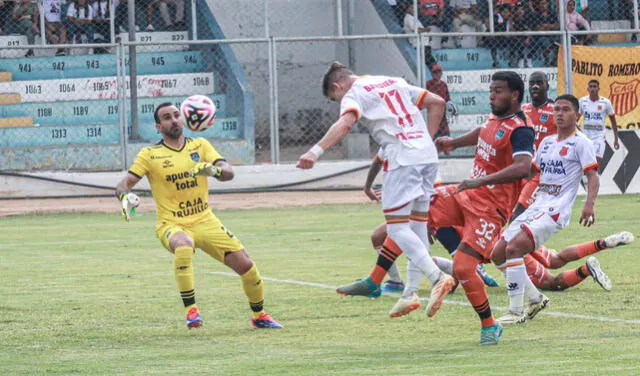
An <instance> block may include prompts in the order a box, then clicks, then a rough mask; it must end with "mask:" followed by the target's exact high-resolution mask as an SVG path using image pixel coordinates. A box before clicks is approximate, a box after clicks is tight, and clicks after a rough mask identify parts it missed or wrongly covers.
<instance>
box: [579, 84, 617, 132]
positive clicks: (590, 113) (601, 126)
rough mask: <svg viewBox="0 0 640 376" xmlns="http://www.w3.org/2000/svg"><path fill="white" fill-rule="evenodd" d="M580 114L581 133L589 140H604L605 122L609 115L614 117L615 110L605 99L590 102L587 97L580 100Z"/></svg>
mask: <svg viewBox="0 0 640 376" xmlns="http://www.w3.org/2000/svg"><path fill="white" fill-rule="evenodd" d="M580 113H581V114H582V117H583V118H584V119H583V124H584V125H583V127H582V131H583V132H584V134H585V135H586V136H587V137H589V139H591V140H598V139H604V136H605V121H606V120H607V117H608V116H609V115H615V114H616V113H615V110H614V109H613V106H612V105H611V101H609V100H608V99H607V98H605V97H600V98H598V100H596V101H592V100H591V98H589V96H588V95H587V96H586V97H582V98H580Z"/></svg>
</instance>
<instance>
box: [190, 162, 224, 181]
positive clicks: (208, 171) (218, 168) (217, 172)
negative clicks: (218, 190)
mask: <svg viewBox="0 0 640 376" xmlns="http://www.w3.org/2000/svg"><path fill="white" fill-rule="evenodd" d="M189 175H191V176H198V175H201V176H211V177H214V178H216V179H218V180H220V181H229V180H232V179H233V177H234V176H235V174H234V172H233V168H232V167H231V165H230V164H228V163H227V162H226V161H217V162H216V163H215V165H214V164H212V163H211V162H199V163H196V165H195V166H193V168H192V169H191V170H189Z"/></svg>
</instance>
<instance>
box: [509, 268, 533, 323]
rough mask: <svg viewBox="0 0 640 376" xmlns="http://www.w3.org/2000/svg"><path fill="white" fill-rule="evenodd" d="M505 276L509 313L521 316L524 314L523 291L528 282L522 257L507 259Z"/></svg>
mask: <svg viewBox="0 0 640 376" xmlns="http://www.w3.org/2000/svg"><path fill="white" fill-rule="evenodd" d="M506 275H507V294H508V295H509V312H513V313H517V314H522V313H524V290H525V286H527V280H529V276H528V275H527V269H526V268H525V266H524V259H523V258H522V257H518V258H512V259H508V260H507V273H506ZM529 283H531V280H529Z"/></svg>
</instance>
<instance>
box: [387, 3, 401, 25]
mask: <svg viewBox="0 0 640 376" xmlns="http://www.w3.org/2000/svg"><path fill="white" fill-rule="evenodd" d="M401 1H405V0H387V3H389V7H390V8H391V11H392V12H393V17H394V18H395V19H396V20H397V21H398V24H400V25H402V20H403V19H404V7H403V6H402V2H401Z"/></svg>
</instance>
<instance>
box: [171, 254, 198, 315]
mask: <svg viewBox="0 0 640 376" xmlns="http://www.w3.org/2000/svg"><path fill="white" fill-rule="evenodd" d="M193 253H194V249H193V248H191V247H186V246H183V247H178V248H176V250H175V252H174V254H175V257H174V258H173V273H174V274H175V277H176V284H177V285H178V290H179V291H180V297H181V298H182V302H183V303H184V306H185V307H189V306H191V305H194V304H196V291H195V282H194V278H193V262H192V260H193Z"/></svg>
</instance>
